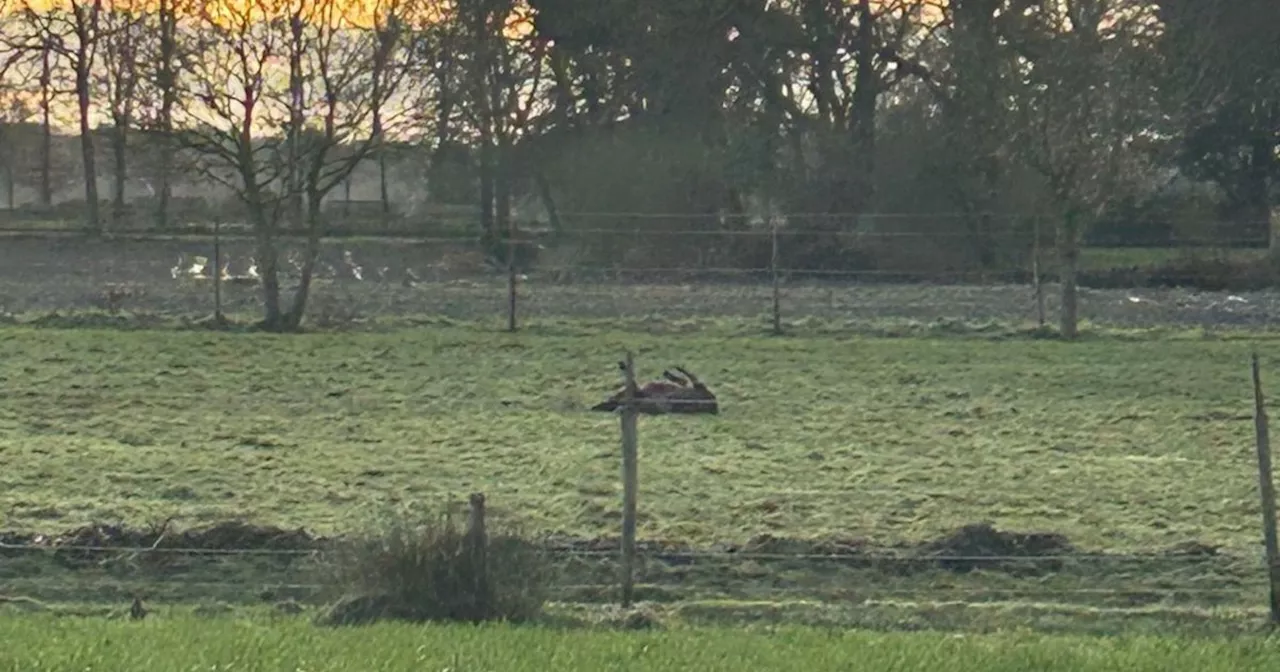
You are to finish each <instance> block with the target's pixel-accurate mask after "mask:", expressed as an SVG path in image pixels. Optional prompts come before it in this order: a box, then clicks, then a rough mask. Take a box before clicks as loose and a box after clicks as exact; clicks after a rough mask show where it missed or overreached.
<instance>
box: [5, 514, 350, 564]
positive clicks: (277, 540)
mask: <svg viewBox="0 0 1280 672" xmlns="http://www.w3.org/2000/svg"><path fill="white" fill-rule="evenodd" d="M325 542H326V540H325V539H324V538H322V537H316V536H312V535H311V534H310V533H308V532H307V531H306V530H303V529H296V530H286V529H282V528H279V527H275V526H271V525H252V524H249V523H244V522H239V521H230V522H222V523H217V524H215V525H211V526H208V527H200V528H192V529H189V530H185V531H181V532H179V531H175V530H172V529H169V528H167V527H165V526H156V527H149V528H134V527H128V526H126V525H108V524H93V525H85V526H82V527H78V528H75V529H72V530H68V531H67V532H63V533H62V534H57V535H43V534H15V533H0V544H3V545H5V546H30V547H42V548H52V549H54V553H53V557H54V559H55V560H57V561H58V562H60V563H62V564H64V565H67V566H72V567H75V566H83V565H86V564H93V563H96V562H99V561H101V560H103V559H104V555H107V554H111V555H114V553H112V552H113V551H118V550H122V549H140V550H142V551H144V552H145V550H147V549H166V550H168V551H170V552H173V551H178V552H180V551H182V550H184V549H190V550H191V551H192V553H193V554H199V552H201V551H260V550H272V551H311V550H316V549H318V548H320V547H321V546H322V545H323V544H324V543H325Z"/></svg>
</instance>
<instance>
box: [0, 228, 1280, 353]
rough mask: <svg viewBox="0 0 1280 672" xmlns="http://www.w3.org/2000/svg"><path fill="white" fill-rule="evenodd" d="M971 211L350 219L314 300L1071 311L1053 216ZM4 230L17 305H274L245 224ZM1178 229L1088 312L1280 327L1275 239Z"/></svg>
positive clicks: (924, 319)
mask: <svg viewBox="0 0 1280 672" xmlns="http://www.w3.org/2000/svg"><path fill="white" fill-rule="evenodd" d="M958 219H959V215H949V214H945V213H944V214H938V215H911V216H908V215H892V214H877V215H861V216H853V215H831V214H804V213H801V214H788V215H778V216H775V217H771V218H768V219H764V220H760V221H755V220H752V221H749V222H743V221H728V222H727V221H725V218H724V217H722V216H719V215H715V216H712V215H704V216H690V215H669V214H654V213H560V214H559V215H558V220H559V221H558V226H557V227H556V228H551V227H548V226H542V227H534V226H525V227H521V226H515V225H513V227H512V231H511V232H509V235H507V236H506V238H505V240H499V241H498V242H497V243H496V244H494V245H490V246H489V247H488V248H485V247H482V246H481V245H480V244H479V243H478V242H477V237H476V236H475V235H474V234H472V233H470V232H469V231H452V232H451V231H442V230H439V228H438V227H436V228H432V227H429V226H426V225H424V226H423V227H422V231H423V232H422V233H421V234H420V235H407V232H406V231H403V230H401V231H399V232H398V233H396V234H395V235H391V234H392V233H393V232H389V231H387V230H385V229H379V230H373V229H369V230H361V229H360V228H359V227H354V226H348V227H345V228H342V227H335V229H334V230H333V231H329V232H327V233H328V234H329V235H328V236H327V237H325V238H324V239H323V240H322V244H321V254H320V262H319V264H318V268H317V276H316V280H315V282H314V285H313V294H314V301H313V302H312V304H311V308H310V311H309V317H310V319H311V321H312V322H313V323H317V324H320V325H331V324H339V323H344V322H345V323H355V322H361V321H371V320H376V319H377V318H378V317H392V316H412V317H417V318H422V319H427V320H430V319H437V318H444V319H454V320H485V321H487V320H493V321H494V323H495V327H497V328H506V329H519V328H522V327H523V326H525V325H527V324H529V323H530V321H535V322H536V321H539V320H558V319H573V318H580V319H597V320H616V321H619V322H641V323H648V324H650V325H651V326H652V325H654V324H655V323H659V322H664V321H689V320H715V319H736V320H740V321H747V322H748V323H751V324H754V325H755V327H753V328H758V329H759V330H760V331H767V332H773V333H783V332H786V331H787V330H789V329H797V328H807V327H811V326H813V323H820V324H822V325H823V328H825V329H829V330H841V329H867V328H887V327H886V324H887V323H890V322H900V323H917V324H919V323H924V324H936V323H939V322H941V323H948V322H967V323H970V324H974V325H979V326H981V325H984V324H991V323H1005V324H1014V325H1035V326H1043V325H1044V324H1046V322H1049V323H1052V322H1053V321H1054V320H1055V319H1056V312H1057V303H1058V291H1057V287H1056V284H1055V283H1056V281H1057V279H1058V277H1057V276H1058V267H1059V264H1058V260H1057V251H1056V250H1055V249H1054V247H1053V244H1052V240H1051V239H1050V238H1051V236H1049V235H1048V233H1047V231H1048V229H1049V227H1048V226H1047V225H1043V224H1029V223H1028V222H1029V221H1030V220H1029V219H1028V218H1027V217H1008V218H1006V220H1007V221H1004V223H1003V224H1002V226H1001V227H1000V229H999V230H997V231H993V232H991V233H989V234H985V235H984V236H983V237H982V241H980V242H981V245H983V246H985V247H983V248H982V250H986V251H987V252H989V253H990V255H993V256H992V258H991V259H988V260H987V263H985V264H980V263H977V262H976V261H975V255H980V254H982V253H983V251H982V250H979V249H977V248H976V247H975V245H976V244H975V242H974V240H975V234H973V233H972V232H968V231H963V230H957V229H958V226H959V225H958V224H957V221H958ZM885 222H889V223H890V224H892V225H893V228H891V227H890V226H889V224H885ZM904 222H905V223H904ZM913 227H914V229H913ZM882 228H884V229H886V230H881V229H882ZM0 233H3V235H5V236H6V238H7V240H6V241H5V245H4V248H5V249H4V250H3V251H2V252H0V255H3V256H4V257H6V258H5V259H3V261H5V262H7V263H4V264H3V265H0V268H3V269H4V270H0V312H6V313H32V312H35V313H39V312H48V311H54V310H64V311H65V310H78V309H97V310H106V311H109V312H130V311H132V312H145V313H151V314H156V315H169V316H172V315H186V316H193V315H201V314H203V315H212V314H218V313H223V312H229V313H233V314H245V315H253V314H255V313H257V312H258V310H259V306H260V296H259V294H260V289H259V287H258V283H257V280H256V278H257V275H258V269H257V267H256V260H255V259H254V256H255V254H256V250H255V243H254V240H253V236H252V232H251V231H249V230H248V229H247V228H246V227H245V226H244V225H241V224H236V223H227V224H224V225H222V226H221V227H219V230H214V228H213V227H211V226H206V225H193V226H191V227H187V228H186V229H184V230H182V231H178V232H165V233H158V232H155V231H145V230H115V231H113V232H112V233H111V236H110V237H109V238H108V239H105V240H91V239H87V238H84V237H83V236H82V235H81V234H80V233H79V232H77V231H73V230H58V229H56V228H50V227H49V226H25V227H18V226H16V225H11V226H8V227H6V228H5V229H4V230H3V231H2V232H0ZM339 234H340V235H339ZM302 243H303V240H302V238H301V237H300V236H299V235H298V234H296V233H288V232H286V233H285V234H284V235H283V236H282V240H281V242H280V249H281V260H282V268H281V272H282V275H283V284H284V286H285V289H286V291H287V290H288V288H289V286H290V284H291V283H293V282H295V280H294V279H293V278H294V276H295V275H296V270H295V269H296V267H297V265H298V263H299V261H300V259H301V252H302V249H303V245H302ZM1178 245H1179V248H1178V249H1176V250H1174V249H1167V248H1166V249H1157V250H1151V249H1144V248H1130V249H1124V248H1105V249H1093V250H1091V249H1089V248H1086V249H1085V250H1084V253H1085V255H1084V262H1083V263H1082V266H1081V269H1080V280H1081V284H1082V286H1083V287H1084V290H1083V293H1082V297H1081V303H1082V306H1081V317H1082V319H1084V320H1086V321H1087V322H1089V323H1092V324H1098V325H1116V326H1124V327H1150V326H1187V327H1202V328H1206V329H1213V328H1222V327H1238V326H1245V327H1262V328H1266V327H1270V326H1271V322H1272V315H1273V314H1276V313H1277V312H1280V301H1277V300H1276V299H1275V298H1273V297H1270V296H1269V295H1265V294H1263V293H1259V292H1256V291H1255V292H1250V291H1247V290H1250V289H1261V288H1262V287H1263V286H1265V285H1266V284H1267V283H1266V281H1265V279H1263V278H1250V277H1240V276H1241V275H1245V276H1247V275H1248V268H1247V266H1248V264H1247V260H1248V259H1251V258H1258V257H1260V256H1261V255H1262V252H1261V251H1259V250H1257V249H1251V248H1256V247H1257V245H1258V241H1256V240H1253V239H1245V238H1229V237H1198V238H1197V237H1184V238H1181V239H1179V240H1178ZM1242 260H1245V261H1242ZM1242 267H1245V271H1244V272H1242V271H1241V268H1242ZM1194 287H1200V288H1208V289H1215V288H1218V289H1231V290H1234V293H1231V294H1223V293H1217V292H1211V291H1196V290H1194V289H1191V288H1194ZM499 325H500V326H499ZM944 326H946V325H945V324H944Z"/></svg>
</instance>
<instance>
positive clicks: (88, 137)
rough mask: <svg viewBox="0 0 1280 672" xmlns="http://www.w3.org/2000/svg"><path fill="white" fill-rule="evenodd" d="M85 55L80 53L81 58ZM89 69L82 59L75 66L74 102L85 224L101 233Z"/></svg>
mask: <svg viewBox="0 0 1280 672" xmlns="http://www.w3.org/2000/svg"><path fill="white" fill-rule="evenodd" d="M84 58H85V57H84V56H83V55H81V59H84ZM90 93H91V92H90V91H89V69H88V65H87V64H86V63H84V60H81V61H80V65H78V67H77V68H76V103H77V105H78V107H79V108H80V157H81V159H82V161H83V163H84V200H85V215H86V221H85V225H86V226H87V227H88V229H89V231H90V232H91V233H94V234H99V233H102V220H101V216H100V215H99V212H98V163H97V160H96V156H95V154H94V151H93V129H92V128H91V127H90V126H89V103H90Z"/></svg>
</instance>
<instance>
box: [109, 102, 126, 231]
mask: <svg viewBox="0 0 1280 672" xmlns="http://www.w3.org/2000/svg"><path fill="white" fill-rule="evenodd" d="M128 145H129V127H128V125H127V122H126V123H125V124H123V125H122V124H121V123H120V122H119V121H117V122H116V124H115V128H114V129H112V132H111V151H112V154H113V155H114V158H115V170H114V171H113V172H115V182H114V183H113V184H112V187H113V192H114V193H112V195H111V209H112V212H111V219H112V221H113V222H114V223H115V226H116V228H119V227H120V225H121V224H123V223H124V219H125V201H124V198H125V193H124V192H125V183H126V182H127V181H128V170H129V165H128V156H127V155H126V153H125V152H126V149H127V147H128Z"/></svg>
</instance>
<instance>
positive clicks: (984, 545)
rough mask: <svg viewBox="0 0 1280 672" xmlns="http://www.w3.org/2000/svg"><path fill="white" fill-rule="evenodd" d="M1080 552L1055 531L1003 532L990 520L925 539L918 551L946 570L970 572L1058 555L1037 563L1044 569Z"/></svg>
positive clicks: (1036, 564)
mask: <svg viewBox="0 0 1280 672" xmlns="http://www.w3.org/2000/svg"><path fill="white" fill-rule="evenodd" d="M1075 552H1076V549H1075V547H1074V546H1072V544H1071V542H1070V541H1068V540H1067V538H1066V536H1064V535H1061V534H1056V533H1051V532H1031V533H1025V532H1003V531H1001V530H997V529H996V528H995V527H993V526H992V525H990V524H988V523H977V524H972V525H965V526H964V527H961V528H960V529H958V530H956V531H954V532H952V533H951V534H948V535H946V536H944V537H942V538H941V539H936V540H934V541H929V542H925V543H924V544H921V545H920V547H919V548H918V553H919V554H921V555H925V556H932V557H936V558H938V563H939V564H940V565H941V566H942V567H944V568H945V569H950V570H953V571H959V572H968V571H972V570H974V569H978V568H988V569H989V568H1004V569H1008V568H1010V567H1013V566H1019V565H1026V564H1027V563H1026V562H1025V561H1024V562H1018V560H1017V559H1018V558H1054V559H1051V560H1045V561H1042V562H1036V563H1034V564H1035V566H1037V567H1039V568H1040V569H1042V570H1049V571H1054V570H1057V569H1059V568H1060V567H1061V564H1062V563H1061V560H1060V559H1059V558H1060V557H1061V556H1065V555H1071V554H1073V553H1075Z"/></svg>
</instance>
